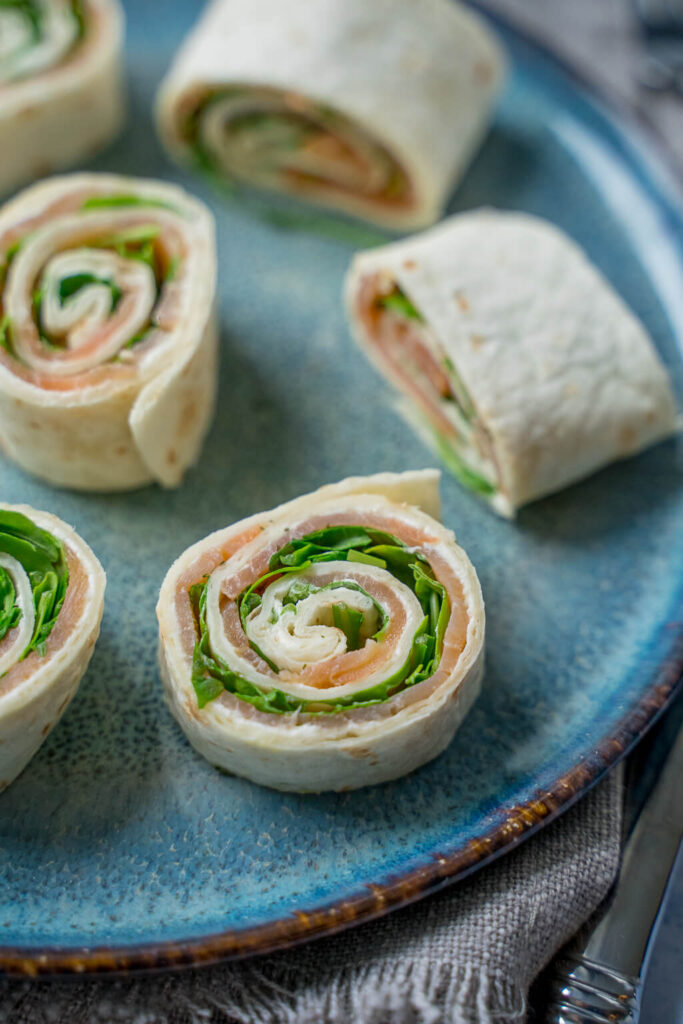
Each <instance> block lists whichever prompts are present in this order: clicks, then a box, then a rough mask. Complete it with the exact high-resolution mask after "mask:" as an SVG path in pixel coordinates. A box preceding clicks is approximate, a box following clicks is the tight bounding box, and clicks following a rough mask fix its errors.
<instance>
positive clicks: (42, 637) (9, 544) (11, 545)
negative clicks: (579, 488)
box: [0, 509, 69, 658]
mask: <svg viewBox="0 0 683 1024" xmlns="http://www.w3.org/2000/svg"><path fill="white" fill-rule="evenodd" d="M0 551H4V552H5V553H6V554H8V555H11V556H12V558H16V560H17V561H18V562H19V563H20V564H21V565H22V566H23V568H24V570H25V571H26V573H27V574H28V577H29V580H30V582H31V589H32V591H33V603H34V607H35V616H36V618H35V626H34V629H33V634H32V636H31V640H30V642H29V644H28V646H27V647H26V650H25V651H24V653H23V655H22V658H25V657H26V656H27V655H28V654H30V653H31V651H33V650H36V651H38V653H39V654H44V653H45V650H46V641H47V639H48V637H49V635H50V633H51V632H52V630H53V628H54V625H55V623H56V621H57V617H58V616H59V612H60V610H61V607H62V605H63V603H64V598H65V597H66V590H67V586H68V583H69V568H68V564H67V560H66V552H65V550H64V545H63V544H62V542H61V541H60V540H58V539H57V538H56V537H53V536H52V534H51V533H48V532H47V530H42V529H40V527H38V526H36V525H35V523H33V522H32V521H31V520H30V519H29V518H28V517H27V516H24V515H22V514H21V513H19V512H12V511H8V510H4V509H0ZM2 573H3V570H0V639H2V637H3V636H4V635H5V633H6V632H7V630H8V629H11V628H12V626H13V625H16V624H17V622H18V621H19V617H20V615H21V611H20V609H19V608H18V607H17V606H16V603H15V602H16V595H15V594H14V586H13V584H12V582H11V580H10V579H9V574H8V573H4V575H5V576H6V577H7V579H8V580H9V587H11V601H12V604H11V607H10V604H9V602H10V589H9V587H8V586H7V581H3V576H2ZM17 613H18V614H17ZM8 623H9V624H8ZM3 629H4V632H3Z"/></svg>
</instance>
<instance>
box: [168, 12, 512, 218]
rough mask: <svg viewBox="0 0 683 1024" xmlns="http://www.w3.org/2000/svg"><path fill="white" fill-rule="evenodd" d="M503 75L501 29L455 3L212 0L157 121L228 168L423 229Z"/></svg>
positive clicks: (174, 145)
mask: <svg viewBox="0 0 683 1024" xmlns="http://www.w3.org/2000/svg"><path fill="white" fill-rule="evenodd" d="M502 77H503V58H502V54H501V51H500V48H499V47H498V45H497V43H496V41H495V39H493V37H492V36H491V34H490V33H489V31H488V30H487V29H486V27H485V26H484V24H483V23H482V22H480V20H479V19H478V18H477V17H476V15H473V14H472V13H471V12H469V11H466V10H465V9H463V8H461V7H460V6H459V5H456V4H453V3H451V2H449V0H413V2H411V4H410V5H408V6H406V5H405V4H404V3H402V2H401V0H373V3H367V2H365V0H291V2H289V3H287V4H282V3H280V2H278V0H214V2H213V3H212V4H210V5H209V6H208V8H207V10H206V12H205V13H204V14H203V16H202V18H201V20H200V22H199V24H198V25H197V27H196V28H195V30H194V31H193V33H192V34H191V35H190V37H189V38H188V40H187V42H186V43H185V44H184V46H183V48H182V49H181V51H180V53H179V55H178V57H177V58H176V61H175V63H174V65H173V66H172V68H171V70H170V72H169V74H168V76H167V78H166V79H165V81H164V82H163V84H162V87H161V90H160V93H159V98H158V109H157V115H158V124H159V130H160V133H161V137H162V139H163V140H164V142H165V144H166V145H167V147H168V148H169V150H170V151H171V153H172V154H173V155H175V156H176V157H177V158H178V159H179V160H182V161H185V162H188V161H189V162H194V163H195V164H197V165H199V166H200V167H202V168H204V169H206V170H209V171H210V172H212V173H213V174H214V175H217V176H218V177H220V178H223V179H229V180H234V181H239V182H246V183H248V184H252V185H256V186H258V187H260V188H264V189H269V190H275V191H279V192H284V193H287V194H290V195H294V196H297V197H299V198H303V199H305V200H309V201H311V202H315V203H318V204H322V205H325V206H329V207H334V208H336V209H339V210H343V211H345V212H347V213H350V214H353V215H355V216H358V217H361V218H364V219H367V220H370V221H374V222H377V223H379V224H385V225H388V226H391V227H395V228H401V227H403V228H406V227H411V226H412V227H416V226H420V225H424V224H428V223H431V222H432V221H434V220H435V219H436V218H437V217H438V215H439V212H440V210H441V208H442V206H443V204H444V202H445V200H446V197H447V195H448V193H449V192H450V190H451V189H452V187H453V186H454V184H455V183H456V181H457V179H458V178H459V177H460V176H461V174H462V173H463V172H464V170H465V167H466V165H467V163H468V161H469V159H470V157H471V155H472V154H473V152H474V151H475V149H476V148H477V146H478V144H479V142H480V140H481V138H482V136H483V134H484V131H485V130H486V127H487V124H488V120H489V117H490V111H491V107H492V104H493V101H494V99H495V96H496V95H497V92H498V89H499V87H500V83H501V80H502ZM444 125H447V126H448V130H447V131H445V130H444Z"/></svg>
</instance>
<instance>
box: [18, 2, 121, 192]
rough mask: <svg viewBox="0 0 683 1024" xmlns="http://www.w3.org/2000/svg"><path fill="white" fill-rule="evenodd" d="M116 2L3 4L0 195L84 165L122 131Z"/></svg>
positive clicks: (119, 30)
mask: <svg viewBox="0 0 683 1024" xmlns="http://www.w3.org/2000/svg"><path fill="white" fill-rule="evenodd" d="M122 50H123V12H122V10H121V7H120V5H119V3H118V0H21V3H16V2H11V0H10V2H7V0H4V2H0V153H2V159H0V193H5V192H8V191H9V190H10V189H12V188H15V187H16V186H17V185H20V184H22V183H24V182H25V181H29V180H30V179H31V178H40V177H44V176H45V175H47V174H50V173H51V172H53V171H56V170H61V169H63V168H66V167H69V166H73V165H74V164H77V163H80V162H81V161H83V160H86V159H89V158H90V157H91V156H92V155H93V154H94V153H95V152H97V151H98V150H99V149H100V148H101V147H102V146H104V145H106V143H108V142H109V141H110V140H111V139H112V138H113V137H114V136H115V135H116V134H117V133H118V131H119V129H120V127H121V124H122V121H123V113H124V102H123V64H122Z"/></svg>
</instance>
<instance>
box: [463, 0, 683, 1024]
mask: <svg viewBox="0 0 683 1024" xmlns="http://www.w3.org/2000/svg"><path fill="white" fill-rule="evenodd" d="M480 6H481V7H482V8H484V9H487V10H491V11H493V12H495V13H498V14H500V15H501V16H503V17H506V18H508V19H509V20H511V21H513V22H514V23H515V24H517V25H519V26H521V27H522V28H524V30H525V31H526V32H527V33H528V34H529V35H530V36H532V37H534V38H537V39H538V40H539V41H541V42H542V43H544V45H546V46H548V47H549V48H550V49H553V50H555V51H556V52H558V53H559V54H560V55H561V56H563V57H564V58H565V59H566V60H567V61H568V62H569V63H571V64H572V65H574V66H575V67H577V68H578V69H579V70H580V71H581V73H582V74H583V75H584V76H585V77H586V78H587V79H588V80H590V81H592V82H593V83H594V85H595V87H596V89H598V90H599V92H600V93H601V94H603V95H604V96H606V97H608V98H609V99H610V100H611V101H612V102H613V103H615V104H616V105H618V106H620V107H622V108H624V109H625V110H627V111H628V112H629V113H630V114H632V115H634V116H635V117H636V119H637V120H638V121H639V122H640V125H641V127H642V128H643V130H644V131H645V132H646V133H648V134H649V135H650V136H651V137H652V140H653V145H656V146H657V147H658V148H659V150H660V152H661V153H662V155H663V156H664V157H665V159H666V162H667V163H668V165H669V168H670V170H671V171H672V172H673V176H674V179H675V180H677V182H678V183H679V184H680V186H681V196H682V202H683V98H681V97H680V96H678V95H676V94H675V93H662V94H659V93H653V92H651V91H649V90H648V89H646V88H644V87H643V86H642V85H641V84H640V82H639V74H640V71H641V70H642V68H643V67H644V62H645V59H646V49H645V45H644V39H643V36H642V33H641V31H640V29H639V26H638V23H637V20H636V18H635V16H634V5H633V3H632V2H631V0H481V4H480ZM681 50H682V56H683V42H682V43H681ZM640 1024H683V855H681V856H679V859H678V865H677V870H676V871H675V873H674V877H673V879H672V884H671V888H670V890H669V895H668V899H667V902H666V905H665V907H664V912H663V916H662V919H661V921H660V925H659V929H658V931H657V933H656V936H655V939H654V943H653V946H652V949H651V954H650V961H649V969H648V972H647V975H646V981H645V986H644V991H643V1002H642V1010H641V1016H640Z"/></svg>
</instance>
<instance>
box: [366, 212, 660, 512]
mask: <svg viewBox="0 0 683 1024" xmlns="http://www.w3.org/2000/svg"><path fill="white" fill-rule="evenodd" d="M346 302H347V309H348V315H349V319H350V322H351V325H352V328H353V331H354V334H355V336H356V339H357V341H358V342H359V344H360V346H361V348H362V349H363V350H364V352H365V353H366V355H367V356H368V357H369V358H370V359H371V360H372V361H373V362H374V363H375V365H376V366H377V367H378V368H379V370H380V371H381V372H382V373H383V374H385V375H386V376H387V377H388V378H389V380H390V381H391V382H392V383H393V384H395V385H396V386H397V387H398V388H399V389H400V391H401V392H402V394H403V396H404V399H405V400H404V401H403V402H402V408H403V411H404V412H405V413H406V415H407V417H408V419H409V420H410V421H411V422H413V424H414V425H415V426H416V428H417V429H418V431H419V432H420V433H422V434H424V435H425V437H426V439H427V441H428V442H429V443H430V444H431V445H432V446H433V447H434V448H435V449H436V450H437V451H438V452H439V454H440V455H441V457H442V458H443V460H444V462H445V464H446V465H447V467H448V468H449V469H450V470H451V471H452V472H453V473H454V474H455V475H456V476H457V477H458V478H459V479H460V481H461V483H463V484H464V485H465V486H467V487H469V488H470V489H471V490H472V491H474V492H475V493H477V494H479V495H480V496H481V497H483V498H485V499H486V500H487V501H489V502H490V503H491V504H492V505H493V507H494V508H495V509H496V510H497V511H498V512H499V513H501V514H502V515H505V516H512V515H514V513H515V510H516V509H517V508H518V507H519V506H520V505H523V504H525V503H526V502H528V501H532V500H533V499H535V498H539V497H541V496H542V495H545V494H549V493H551V492H552V491H556V490H559V489H560V488H562V487H564V486H566V485H567V484H570V483H572V482H573V481H575V480H579V479H580V478H582V477H584V476H587V475H588V474H589V473H592V472H593V471H594V470H596V469H599V468H600V467H601V466H604V465H605V464H606V463H608V462H611V461H613V460H615V459H621V458H626V457H627V456H629V455H632V454H634V453H636V452H638V451H640V450H641V449H643V448H646V447H647V446H648V445H651V444H653V443H654V442H656V441H659V440H660V439H662V438H664V437H667V436H669V435H670V434H672V433H673V431H674V429H675V421H676V410H675V403H674V398H673V394H672V390H671V384H670V381H669V378H668V375H667V372H666V370H665V368H664V366H663V365H662V363H661V362H660V359H659V357H658V355H657V353H656V350H655V348H654V346H653V344H652V342H651V340H650V338H649V337H648V335H647V334H646V332H645V330H644V328H643V326H642V325H641V323H640V322H639V321H638V320H637V319H636V318H635V316H634V315H633V314H632V313H631V312H630V310H629V309H628V308H627V307H626V305H625V304H624V302H623V301H622V300H621V299H620V298H619V296H618V295H617V294H616V292H615V291H614V290H613V288H612V287H611V286H610V285H609V284H608V282H607V281H606V280H605V279H604V278H603V276H602V275H601V274H600V272H599V271H598V270H597V269H596V268H595V267H594V266H593V265H592V264H591V263H589V262H588V260H587V259H586V257H585V256H584V254H583V253H582V251H581V250H580V249H579V247H578V246H577V245H576V244H575V243H574V242H572V241H571V240H570V239H569V238H568V237H567V236H566V235H564V234H563V233H562V232H561V231H559V230H558V229H557V228H555V227H554V226H552V225H551V224H548V223H547V222H545V221H542V220H540V219H538V218H535V217H530V216H527V215H525V214H517V213H502V212H497V211H493V210H483V211H475V212H473V213H467V214H461V215H458V216H455V217H451V218H450V219H448V220H446V221H444V222H443V224H440V225H439V226H438V227H436V228H434V229H432V230H431V231H427V232H425V233H424V234H422V235H416V236H415V237H413V238H408V239H405V240H403V241H400V242H396V243H393V244H391V245H388V246H381V247H380V248H377V249H372V250H368V251H367V252H363V253H359V254H358V255H357V256H356V257H355V259H354V260H353V263H352V265H351V268H350V270H349V273H348V276H347V280H346Z"/></svg>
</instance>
